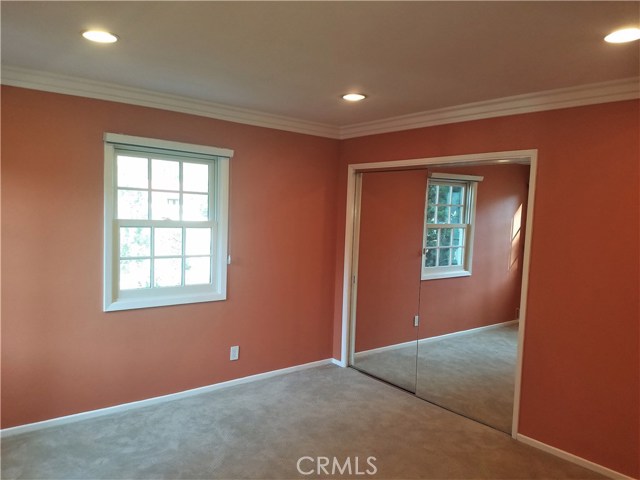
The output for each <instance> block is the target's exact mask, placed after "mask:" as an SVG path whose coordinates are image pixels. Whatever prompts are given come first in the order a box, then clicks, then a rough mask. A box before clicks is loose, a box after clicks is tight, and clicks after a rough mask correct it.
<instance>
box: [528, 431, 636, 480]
mask: <svg viewBox="0 0 640 480" xmlns="http://www.w3.org/2000/svg"><path fill="white" fill-rule="evenodd" d="M516 440H518V441H519V442H522V443H524V444H525V445H529V446H531V447H534V448H537V449H539V450H542V451H544V452H547V453H550V454H551V455H554V456H556V457H559V458H562V459H563V460H567V461H569V462H571V463H575V464H576V465H580V466H581V467H584V468H586V469H588V470H591V471H593V472H596V473H599V474H601V475H604V476H606V477H609V478H613V479H616V480H634V479H633V478H632V477H628V476H626V475H623V474H622V473H619V472H616V471H615V470H611V469H610V468H607V467H603V466H602V465H598V464H597V463H593V462H591V461H589V460H586V459H584V458H582V457H578V456H577V455H574V454H573V453H569V452H565V451H564V450H560V449H559V448H556V447H552V446H551V445H547V444H546V443H542V442H540V441H538V440H534V439H533V438H529V437H527V436H525V435H521V434H519V433H518V434H517V435H516Z"/></svg>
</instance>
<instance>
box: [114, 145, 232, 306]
mask: <svg viewBox="0 0 640 480" xmlns="http://www.w3.org/2000/svg"><path fill="white" fill-rule="evenodd" d="M136 150H137V151H139V152H143V153H147V154H156V155H159V156H160V157H164V158H171V157H173V158H176V159H179V160H183V161H189V159H190V158H192V159H193V161H194V162H198V163H208V164H210V165H211V167H210V171H211V172H212V173H213V174H212V175H210V178H209V182H210V183H209V219H208V221H200V222H189V221H168V220H119V219H117V218H116V201H117V189H118V186H117V177H116V161H117V152H118V151H124V152H135V151H136ZM231 157H233V150H229V149H225V148H217V147H210V146H204V145H192V144H188V143H181V142H173V141H167V140H157V139H152V138H144V137H134V136H130V135H121V134H114V133H105V135H104V159H105V162H104V300H103V310H104V311H105V312H111V311H118V310H131V309H138V308H149V307H161V306H167V305H181V304H189V303H200V302H212V301H220V300H226V298H227V264H228V258H229V257H228V228H229V218H228V217H229V161H230V159H231ZM120 226H149V227H158V226H161V227H162V226H184V227H192V226H193V227H203V226H207V227H210V228H211V229H212V244H213V245H212V252H211V253H212V254H211V283H209V284H205V285H188V286H180V287H153V285H152V286H151V287H150V288H144V289H136V290H123V291H120V289H119V280H118V276H119V268H120V267H119V259H120V249H119V242H120V240H119V227H120Z"/></svg>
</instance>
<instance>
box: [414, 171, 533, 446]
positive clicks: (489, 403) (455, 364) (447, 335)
mask: <svg viewBox="0 0 640 480" xmlns="http://www.w3.org/2000/svg"><path fill="white" fill-rule="evenodd" d="M433 171H434V172H442V173H454V174H465V175H479V176H483V177H484V180H483V181H482V182H481V183H479V184H478V187H477V203H476V215H475V219H474V221H475V235H474V239H473V251H472V255H473V258H472V273H471V275H470V276H464V277H457V278H439V279H433V278H432V279H428V280H423V281H422V282H421V288H420V298H421V309H420V316H421V318H422V319H423V321H422V322H421V326H420V333H419V338H420V340H419V347H418V367H417V385H416V394H417V395H418V396H420V397H421V398H424V399H425V400H428V401H430V402H432V403H435V404H437V405H440V406H442V407H444V408H446V409H448V410H451V411H453V412H456V413H459V414H462V415H464V416H467V417H469V418H472V419H474V420H477V421H479V422H482V423H484V424H486V425H489V426H492V427H494V428H496V429H499V430H502V431H504V432H508V433H510V432H511V428H512V425H511V424H512V417H513V398H514V384H515V369H516V358H517V350H518V344H517V342H518V321H517V320H518V317H519V307H520V290H521V283H522V261H521V259H522V254H523V250H524V231H523V229H524V224H525V215H526V202H527V196H528V181H529V166H528V165H490V166H482V167H472V168H470V167H458V168H454V167H446V168H439V169H433Z"/></svg>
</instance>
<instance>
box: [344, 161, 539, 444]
mask: <svg viewBox="0 0 640 480" xmlns="http://www.w3.org/2000/svg"><path fill="white" fill-rule="evenodd" d="M504 164H524V165H529V196H528V204H527V219H526V230H525V242H524V255H523V270H522V288H521V294H520V326H519V329H518V357H517V365H516V378H515V389H514V402H513V421H512V424H511V436H512V437H513V438H516V437H517V435H518V420H519V415H520V386H521V377H522V346H523V345H524V333H525V322H526V316H527V293H528V285H529V268H530V260H531V238H532V235H533V211H534V200H535V190H536V173H537V166H538V165H537V164H538V150H537V149H532V150H514V151H507V152H490V153H479V154H470V155H454V156H445V157H431V158H414V159H407V160H392V161H387V162H375V163H356V164H349V165H348V172H347V205H346V225H345V240H344V262H343V268H344V271H343V289H342V344H341V358H340V360H339V362H338V364H339V365H340V366H342V367H347V366H349V365H351V363H352V360H353V357H352V355H353V345H354V332H353V329H354V327H355V325H354V322H353V321H352V319H353V318H354V313H355V305H356V300H357V299H356V292H357V288H356V286H357V271H358V264H357V262H358V238H359V235H358V230H359V226H360V196H361V192H362V190H361V174H362V173H363V172H367V171H376V170H377V171H381V170H382V171H384V170H389V171H392V170H402V169H408V168H416V167H447V166H453V165H455V166H465V165H468V166H479V165H504Z"/></svg>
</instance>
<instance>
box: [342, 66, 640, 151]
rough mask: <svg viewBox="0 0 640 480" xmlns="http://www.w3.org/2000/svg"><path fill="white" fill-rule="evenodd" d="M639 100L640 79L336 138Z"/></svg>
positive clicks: (348, 131)
mask: <svg viewBox="0 0 640 480" xmlns="http://www.w3.org/2000/svg"><path fill="white" fill-rule="evenodd" d="M636 98H640V77H633V78H626V79H623V80H614V81H610V82H603V83H592V84H588V85H580V86H576V87H569V88H560V89H556V90H546V91H543V92H536V93H528V94H525V95H516V96H513V97H505V98H498V99H495V100H487V101H483V102H475V103H468V104H465V105H458V106H455V107H447V108H440V109H437V110H430V111H426V112H418V113H412V114H409V115H402V116H398V117H392V118H386V119H383V120H376V121H373V122H364V123H357V124H353V125H346V126H344V127H342V128H340V139H346V138H354V137H363V136H366V135H375V134H379V133H389V132H398V131H401V130H410V129H414V128H422V127H431V126H434V125H444V124H447V123H461V122H468V121H471V120H480V119H483V118H494V117H505V116H508V115H518V114H523V113H532V112H542V111H545V110H557V109H559V108H571V107H581V106H585V105H595V104H598V103H609V102H617V101H621V100H632V99H636Z"/></svg>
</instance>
